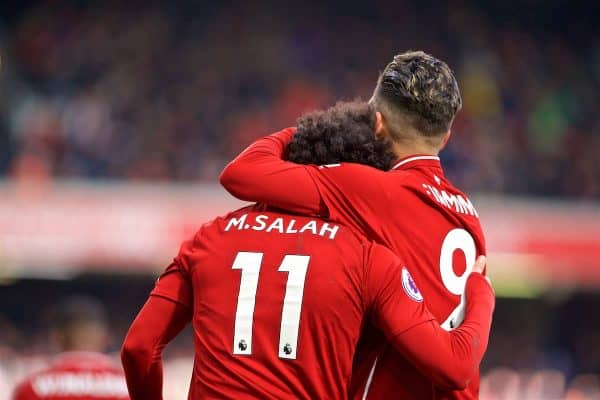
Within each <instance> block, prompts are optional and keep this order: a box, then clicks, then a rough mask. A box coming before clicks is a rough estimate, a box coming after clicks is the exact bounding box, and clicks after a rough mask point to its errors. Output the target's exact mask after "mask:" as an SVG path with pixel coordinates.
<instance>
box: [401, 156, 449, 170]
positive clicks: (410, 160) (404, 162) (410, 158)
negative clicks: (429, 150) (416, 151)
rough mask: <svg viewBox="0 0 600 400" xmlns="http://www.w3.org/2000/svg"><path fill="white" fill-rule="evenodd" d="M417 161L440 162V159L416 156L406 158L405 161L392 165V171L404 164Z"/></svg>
mask: <svg viewBox="0 0 600 400" xmlns="http://www.w3.org/2000/svg"><path fill="white" fill-rule="evenodd" d="M417 160H437V161H440V158H439V157H438V156H416V157H409V158H407V159H405V160H402V161H400V162H399V163H397V164H396V165H394V166H393V167H392V169H396V168H398V167H401V166H403V165H404V164H408V163H409V162H412V161H417Z"/></svg>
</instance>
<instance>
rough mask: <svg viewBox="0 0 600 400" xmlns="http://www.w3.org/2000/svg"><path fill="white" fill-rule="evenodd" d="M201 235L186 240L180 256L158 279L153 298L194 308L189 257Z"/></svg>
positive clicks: (152, 294) (152, 293)
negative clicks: (156, 297) (158, 297)
mask: <svg viewBox="0 0 600 400" xmlns="http://www.w3.org/2000/svg"><path fill="white" fill-rule="evenodd" d="M199 235H200V233H197V234H196V236H194V238H193V239H192V240H186V241H184V242H183V244H182V245H181V248H180V250H179V254H178V255H177V257H175V259H173V262H171V264H169V266H167V268H166V269H165V271H164V272H163V273H162V274H161V275H160V277H159V278H158V279H157V281H156V284H155V286H154V289H153V290H152V292H151V293H150V295H151V296H160V297H165V298H167V299H169V300H171V301H175V302H177V303H179V304H182V305H184V306H186V307H189V308H192V306H193V293H192V284H191V280H190V273H191V271H190V267H191V266H190V263H189V261H188V260H189V257H190V255H191V254H192V253H193V251H194V245H195V242H196V241H197V240H199V238H198V236H199Z"/></svg>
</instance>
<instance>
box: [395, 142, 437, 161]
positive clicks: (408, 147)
mask: <svg viewBox="0 0 600 400" xmlns="http://www.w3.org/2000/svg"><path fill="white" fill-rule="evenodd" d="M392 151H393V152H394V154H396V156H397V157H398V159H403V158H407V157H411V156H414V155H425V156H437V155H438V154H439V149H438V148H436V147H432V146H431V145H427V144H425V143H414V142H413V143H406V142H404V143H396V142H394V143H392Z"/></svg>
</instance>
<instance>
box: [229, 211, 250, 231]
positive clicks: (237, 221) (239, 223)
mask: <svg viewBox="0 0 600 400" xmlns="http://www.w3.org/2000/svg"><path fill="white" fill-rule="evenodd" d="M247 216H248V214H244V215H242V216H241V217H239V218H231V219H230V220H229V222H227V225H226V226H225V232H227V231H229V230H230V229H231V228H233V227H234V226H235V227H237V228H238V229H242V228H243V227H244V224H245V223H246V217H247Z"/></svg>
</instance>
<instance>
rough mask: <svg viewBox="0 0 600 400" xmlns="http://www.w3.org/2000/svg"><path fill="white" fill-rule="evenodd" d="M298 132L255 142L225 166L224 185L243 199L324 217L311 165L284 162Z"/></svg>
mask: <svg viewBox="0 0 600 400" xmlns="http://www.w3.org/2000/svg"><path fill="white" fill-rule="evenodd" d="M295 131H296V130H295V128H287V129H284V130H283V131H280V132H277V133H275V134H273V135H270V136H266V137H264V138H262V139H259V140H257V141H256V142H254V143H252V144H251V145H250V146H249V147H248V148H247V149H246V150H244V151H243V152H242V153H241V154H240V155H239V156H238V157H236V158H235V159H234V160H233V161H232V162H230V163H229V164H228V165H227V166H226V167H225V169H224V170H223V172H222V173H221V176H220V182H221V185H223V187H224V188H225V189H226V190H227V191H228V192H229V193H231V194H232V195H233V196H235V197H237V198H238V199H240V200H245V201H253V202H259V203H265V204H268V205H270V206H273V207H277V208H280V209H284V210H288V211H292V212H296V213H299V214H304V215H322V213H323V205H322V202H321V198H320V196H319V191H318V190H317V186H316V185H315V182H314V181H313V179H312V178H311V175H310V174H309V173H308V166H306V165H300V164H295V163H292V162H288V161H284V160H283V157H284V153H285V148H286V146H287V144H288V143H289V141H290V140H291V139H292V137H293V136H294V133H295Z"/></svg>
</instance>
